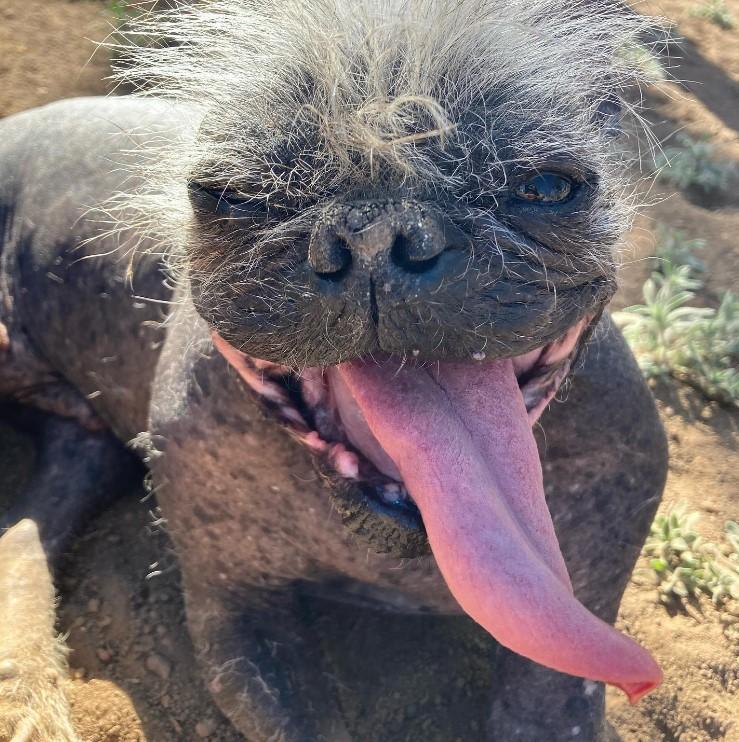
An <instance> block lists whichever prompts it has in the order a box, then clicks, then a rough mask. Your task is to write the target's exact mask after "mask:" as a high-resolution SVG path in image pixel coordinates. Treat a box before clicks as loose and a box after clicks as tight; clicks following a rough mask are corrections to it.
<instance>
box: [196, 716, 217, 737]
mask: <svg viewBox="0 0 739 742" xmlns="http://www.w3.org/2000/svg"><path fill="white" fill-rule="evenodd" d="M215 730H216V723H215V721H213V719H205V721H199V722H198V723H197V724H196V725H195V734H197V735H198V737H200V738H201V739H207V738H208V737H210V735H211V734H213V732H215Z"/></svg>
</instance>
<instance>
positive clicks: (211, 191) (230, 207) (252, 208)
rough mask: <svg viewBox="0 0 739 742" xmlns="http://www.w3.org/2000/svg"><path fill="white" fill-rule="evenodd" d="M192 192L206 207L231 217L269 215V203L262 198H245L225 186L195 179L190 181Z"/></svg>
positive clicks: (189, 185)
mask: <svg viewBox="0 0 739 742" xmlns="http://www.w3.org/2000/svg"><path fill="white" fill-rule="evenodd" d="M188 187H189V189H190V193H191V194H192V195H193V198H194V199H196V200H197V201H198V202H199V203H200V204H201V205H202V206H203V207H204V208H206V209H207V210H208V211H212V212H214V213H216V214H219V215H221V216H226V217H230V218H242V219H243V218H255V217H266V216H267V203H266V202H265V201H264V200H262V199H256V198H251V199H250V198H243V197H240V196H238V195H237V194H235V193H233V192H232V191H229V190H228V189H225V188H220V187H218V188H210V187H207V186H203V185H200V184H199V183H196V182H194V181H191V182H190V183H188Z"/></svg>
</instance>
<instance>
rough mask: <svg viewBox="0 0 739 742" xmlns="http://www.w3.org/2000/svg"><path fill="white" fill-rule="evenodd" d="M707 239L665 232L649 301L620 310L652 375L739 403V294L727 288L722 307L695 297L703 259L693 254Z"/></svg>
mask: <svg viewBox="0 0 739 742" xmlns="http://www.w3.org/2000/svg"><path fill="white" fill-rule="evenodd" d="M702 244H703V243H702V241H701V240H686V239H685V238H684V234H683V233H682V232H679V231H678V230H673V231H671V232H669V231H664V230H663V231H662V232H661V233H660V241H659V247H658V249H657V263H656V270H655V271H654V272H653V273H652V275H651V277H650V278H649V279H648V280H647V281H646V282H645V284H644V287H643V289H642V294H643V297H644V303H643V304H637V305H634V306H630V307H626V309H624V310H623V311H622V312H616V313H614V319H615V320H616V322H617V324H619V326H620V327H621V328H622V329H623V333H624V336H625V337H626V339H627V341H628V342H629V344H630V345H631V348H632V350H633V351H634V354H635V355H636V358H637V360H638V362H639V365H640V367H641V369H642V371H643V372H644V375H645V376H647V378H655V377H672V378H675V379H679V380H680V381H683V382H685V383H688V384H690V385H692V386H694V387H696V388H697V389H699V390H700V391H701V392H702V393H703V394H704V395H705V396H707V397H708V398H710V399H716V400H718V401H720V402H722V403H725V404H729V405H737V404H739V369H738V368H737V365H738V361H739V299H738V298H737V297H736V296H735V295H734V294H733V293H732V292H730V291H727V292H726V293H725V294H724V295H723V297H722V299H721V303H720V305H719V307H718V308H715V309H714V308H711V307H696V306H692V305H691V302H692V300H693V299H694V298H695V292H696V291H697V290H698V289H700V288H701V282H700V280H698V279H697V278H696V277H695V274H696V272H698V271H699V269H700V267H701V266H702V264H700V263H699V261H696V259H695V258H694V256H693V255H692V250H693V249H700V247H702Z"/></svg>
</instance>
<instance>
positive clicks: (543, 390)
mask: <svg viewBox="0 0 739 742" xmlns="http://www.w3.org/2000/svg"><path fill="white" fill-rule="evenodd" d="M591 321H592V318H591V317H589V316H588V317H586V318H584V319H582V320H580V321H579V322H578V323H576V324H575V325H573V326H572V327H571V328H570V329H569V330H568V331H567V332H565V333H564V334H563V335H562V336H561V337H560V338H559V339H558V340H556V341H554V342H551V343H548V344H547V345H544V346H542V347H540V348H538V349H537V350H535V351H530V352H528V353H525V354H524V355H522V356H518V357H516V358H514V359H513V362H514V368H515V369H516V376H517V378H518V380H519V388H520V390H521V394H522V395H523V397H524V402H525V404H526V407H527V409H528V411H529V419H530V421H531V423H532V424H533V423H534V422H535V421H536V419H538V416H539V415H540V414H541V412H542V411H543V409H544V408H545V407H546V405H547V404H548V403H549V401H550V400H551V398H552V397H553V396H554V394H555V393H556V391H557V389H558V388H559V386H560V385H561V383H562V381H563V380H564V378H565V377H566V376H567V374H568V372H569V370H570V365H571V362H572V360H573V357H574V355H575V354H576V351H577V348H578V344H579V340H580V338H581V337H582V335H583V334H584V329H585V328H586V327H587V326H588V324H589V323H590V322H591ZM213 341H214V345H215V346H216V348H217V349H218V350H219V352H220V353H221V354H222V355H224V356H225V357H226V359H227V360H228V361H229V362H230V363H231V365H233V366H234V367H235V368H236V369H237V370H238V371H239V374H240V375H241V377H242V379H243V380H244V381H245V382H246V383H247V385H248V386H249V387H250V388H251V390H252V391H253V392H254V393H255V394H256V395H257V397H258V399H259V400H260V402H261V403H262V404H263V406H264V407H266V408H267V409H268V411H269V412H270V413H272V414H273V415H274V416H275V417H276V418H277V419H278V420H281V421H282V422H283V424H284V425H285V427H286V428H287V430H288V431H289V432H290V433H291V434H292V435H293V436H294V437H295V438H297V439H298V440H299V442H301V443H302V444H303V445H305V446H306V447H308V448H309V449H310V450H311V451H312V452H313V453H314V454H315V455H317V456H319V457H321V458H322V459H323V460H324V463H325V464H328V467H329V469H330V470H331V471H333V473H334V474H335V475H338V476H339V477H340V478H342V479H345V480H353V481H356V482H357V484H360V485H362V486H361V487H360V490H361V492H362V496H364V497H365V498H368V499H370V500H372V501H374V503H375V506H377V507H379V508H380V509H381V510H382V511H383V512H385V513H388V512H396V513H397V515H398V517H399V518H400V519H401V520H402V521H403V523H404V525H405V526H406V527H407V526H408V523H409V518H408V517H409V516H411V522H414V521H417V522H418V528H420V529H423V523H422V521H421V519H420V513H419V511H418V509H417V507H416V505H415V503H414V502H413V499H412V497H411V496H410V494H409V493H408V491H407V489H406V487H405V485H404V483H403V481H402V477H401V476H400V474H399V473H398V472H397V470H396V469H395V467H394V465H393V464H392V462H389V460H388V462H389V463H388V462H385V461H379V462H378V460H377V457H376V456H375V457H373V456H372V455H371V454H370V455H369V456H368V455H367V452H366V450H363V449H362V445H361V444H360V445H357V444H358V443H359V441H358V440H357V439H356V437H355V438H353V437H352V434H351V432H350V424H349V425H347V424H346V423H347V421H346V420H342V419H341V414H340V413H339V411H338V405H337V404H336V400H335V399H334V398H333V394H332V389H331V385H330V383H329V382H328V380H327V379H328V377H330V375H331V369H332V368H333V367H328V368H326V369H322V368H319V367H316V368H307V369H303V370H301V371H300V372H299V373H296V372H295V371H294V370H292V369H290V368H288V367H286V366H282V365H280V364H278V363H273V362H270V361H263V360H261V359H257V358H253V357H251V356H248V355H246V354H244V353H242V352H241V351H238V350H236V349H235V348H234V347H233V346H231V345H230V344H228V343H227V342H226V341H224V340H223V339H222V338H221V337H220V336H219V335H218V334H217V333H216V332H213ZM409 358H410V361H408V362H414V361H413V353H412V352H411V353H409ZM486 360H487V358H486V354H485V353H484V352H483V351H480V352H475V353H472V354H471V356H470V361H469V362H470V363H475V364H477V363H484V362H486ZM375 453H377V451H375ZM378 464H379V465H378Z"/></svg>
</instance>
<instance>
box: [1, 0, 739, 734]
mask: <svg viewBox="0 0 739 742" xmlns="http://www.w3.org/2000/svg"><path fill="white" fill-rule="evenodd" d="M727 5H728V6H729V8H730V9H731V10H732V12H733V13H734V16H735V18H736V19H737V20H738V21H739V0H727ZM693 7H694V2H692V0H687V1H686V0H659V2H656V1H655V2H651V1H650V2H644V3H642V4H640V5H639V9H640V10H643V11H644V12H651V13H655V12H656V13H660V14H662V15H664V16H666V17H667V18H669V19H670V20H671V21H673V22H674V23H676V24H677V25H678V27H679V30H680V32H681V33H682V34H683V35H684V36H685V37H686V42H685V44H684V45H683V46H682V48H681V49H680V50H679V51H677V52H675V55H674V56H673V58H672V60H671V61H672V64H673V66H674V68H673V70H672V72H673V74H674V75H675V77H676V78H677V79H680V80H689V81H690V82H685V83H682V84H673V85H670V86H668V89H667V92H666V93H656V92H655V91H650V94H649V101H650V105H651V108H652V111H651V113H650V118H651V119H652V121H653V123H654V124H655V128H656V130H657V132H658V134H659V135H660V136H662V137H666V136H669V135H670V134H672V133H673V132H675V131H678V130H680V129H682V128H686V129H687V130H688V131H690V132H691V133H693V134H708V135H710V137H711V139H712V141H714V142H715V143H716V144H717V145H719V147H720V149H721V152H722V155H723V156H725V157H726V158H728V159H732V160H736V161H737V162H739V31H738V30H736V29H735V30H721V29H719V28H718V27H716V26H714V25H712V24H710V23H709V22H708V21H706V20H702V19H698V18H695V17H694V16H693V15H692V14H691V9H692V8H693ZM107 32H108V24H107V20H106V17H105V12H104V5H103V3H101V2H97V1H94V0H74V1H72V0H0V115H8V114H10V113H13V112H15V111H19V110H23V109H24V108H28V107H31V106H33V105H37V104H40V103H44V102H47V101H51V100H54V99H57V98H62V97H70V96H74V95H84V94H94V93H101V92H105V90H106V87H105V84H104V83H102V82H100V80H101V78H103V77H104V76H105V74H106V72H107V59H106V56H105V54H101V53H98V54H96V55H94V56H93V58H92V61H90V58H91V56H92V55H93V52H94V50H95V48H94V45H93V44H92V43H91V42H89V41H87V40H86V39H95V40H99V39H101V38H103V37H104V36H105V35H106V33H107ZM737 194H739V188H737V189H736V190H731V189H729V190H728V191H727V192H726V193H724V194H723V195H722V197H721V199H720V200H719V201H715V202H713V203H705V202H703V203H701V202H700V201H699V200H698V201H696V199H695V198H694V197H692V196H690V194H687V195H686V194H673V195H670V194H669V193H668V192H666V191H659V189H658V192H657V193H655V194H653V196H655V201H658V202H657V203H656V204H655V205H654V206H653V207H650V208H649V209H648V210H647V212H646V214H645V216H644V217H643V218H641V219H640V221H639V223H638V225H637V229H636V230H635V231H634V233H633V235H632V238H631V240H630V244H631V247H630V249H629V250H628V251H627V252H626V253H625V266H624V269H623V276H622V290H621V292H620V294H619V295H618V296H617V298H616V301H615V304H616V306H625V305H627V304H630V303H635V302H637V301H638V300H639V298H640V288H641V284H642V283H643V281H644V279H645V278H646V276H647V275H648V273H649V265H648V262H647V261H645V260H644V258H645V257H646V256H648V255H649V254H650V252H651V250H652V249H653V245H654V232H655V229H656V226H657V224H658V223H664V224H669V225H672V226H676V227H680V228H681V229H684V230H685V231H686V232H687V233H688V234H689V235H690V236H691V237H701V238H703V239H705V240H706V241H707V247H706V249H705V250H704V251H703V253H702V255H701V257H702V258H703V259H704V260H705V261H706V263H707V265H708V278H707V287H706V290H705V291H703V292H702V294H701V297H700V298H701V301H703V302H704V303H706V304H710V305H715V304H716V303H717V299H718V296H719V294H720V293H721V292H722V291H723V290H725V289H727V288H731V287H733V288H736V286H737V278H738V277H739V243H738V242H737V237H736V236H737V235H739V196H738V195H737ZM655 394H656V396H657V398H658V403H659V406H660V410H661V412H662V416H663V419H664V422H665V425H666V428H667V430H668V435H669V439H670V447H671V467H670V476H669V481H668V485H667V491H666V495H665V506H666V505H668V504H669V503H672V502H676V501H680V500H687V501H688V502H689V503H690V506H691V508H693V509H696V510H699V511H700V512H701V514H702V520H701V524H700V527H701V530H702V531H703V532H704V534H705V535H706V536H708V537H712V538H716V537H717V536H718V534H719V533H720V531H721V528H722V525H723V522H724V521H725V520H726V519H728V518H733V519H735V520H736V519H739V473H738V472H737V466H736V462H737V461H738V460H739V459H738V458H737V448H738V436H737V432H738V428H739V415H737V413H736V412H735V411H730V410H727V409H724V408H721V407H719V406H718V405H715V404H706V403H705V402H704V401H703V400H702V399H700V398H699V397H697V396H696V394H695V393H694V392H692V391H691V390H689V389H686V388H679V387H677V388H676V387H668V386H660V387H658V388H656V389H655ZM31 467H32V450H31V446H30V443H29V442H28V441H27V440H25V439H24V438H23V437H22V436H20V435H19V434H17V433H16V432H14V431H12V430H10V429H9V428H7V427H3V426H0V502H2V501H3V499H4V498H7V497H9V496H10V494H11V493H12V491H13V490H14V489H15V488H16V487H17V486H19V483H20V482H21V481H22V480H23V478H24V477H25V476H26V475H27V473H28V471H29V470H30V468H31ZM142 498H143V493H142V492H134V493H131V496H130V497H129V498H127V499H124V500H123V501H121V502H120V503H119V504H118V505H117V506H116V507H114V508H113V509H112V510H111V511H110V512H108V513H106V514H105V515H103V516H102V517H101V518H99V519H98V520H97V521H96V522H95V523H93V524H92V525H91V526H90V528H88V530H87V532H86V534H85V535H84V537H83V538H82V539H81V540H80V543H79V544H78V546H77V548H76V549H75V552H74V553H73V554H72V555H71V556H70V558H69V559H68V561H67V563H66V564H65V565H64V567H63V569H62V578H61V584H60V586H59V587H60V590H61V593H62V608H61V612H60V625H61V628H62V630H63V631H65V632H68V633H69V644H70V646H71V647H72V649H73V652H72V655H71V664H72V667H73V673H74V677H75V680H74V682H73V684H72V703H73V711H74V721H75V724H76V726H77V728H78V730H79V733H80V735H81V737H82V739H84V740H85V741H86V742H88V741H90V742H92V741H98V740H99V741H101V742H102V741H103V740H111V741H120V742H134V741H137V742H138V741H141V742H143V741H144V740H148V741H149V742H168V741H169V740H197V739H211V740H223V741H224V742H225V741H230V740H237V739H240V737H239V735H237V734H236V733H235V732H234V731H233V730H232V729H231V728H230V726H229V725H228V724H227V723H226V722H225V720H224V719H223V718H222V717H221V715H220V714H219V713H218V711H217V709H216V708H215V707H214V706H213V704H212V703H211V701H210V699H209V697H208V694H207V693H206V692H205V689H204V688H203V687H202V684H201V682H200V680H199V676H198V673H197V667H196V663H195V659H194V657H193V650H192V646H191V644H190V642H189V640H188V637H187V634H186V632H185V631H184V629H183V609H182V602H181V598H180V593H179V588H178V575H177V570H176V568H175V566H174V564H173V560H172V555H171V553H170V551H169V547H168V542H167V539H166V535H164V534H162V533H160V532H156V530H155V529H152V527H151V526H150V523H151V521H152V517H151V514H150V512H149V511H150V508H151V507H152V504H151V503H150V502H145V501H142ZM644 567H645V565H644V564H642V565H640V567H639V569H637V571H636V573H635V575H634V578H633V580H632V583H631V585H630V586H629V588H628V590H627V594H626V597H625V600H624V602H623V606H622V611H621V617H620V624H621V627H622V628H623V629H625V630H627V631H628V632H629V633H631V634H632V635H634V636H636V637H637V638H638V639H639V640H640V641H642V642H643V643H644V644H645V645H647V646H648V647H649V648H650V649H651V650H652V651H653V652H654V653H655V655H656V656H657V658H658V660H659V661H660V662H661V664H662V666H663V668H664V670H665V682H664V684H663V686H662V687H661V688H660V689H659V690H658V691H657V692H656V693H654V694H653V695H652V696H650V697H649V698H648V699H647V700H645V701H644V702H643V703H642V704H640V705H639V706H638V707H636V708H632V707H630V706H628V704H626V703H625V702H624V700H623V699H622V698H621V696H620V695H619V694H617V693H613V694H610V695H609V704H610V706H609V708H610V711H609V718H610V720H611V723H612V727H613V728H612V739H613V740H614V741H615V740H623V742H652V741H655V740H667V741H673V740H675V741H678V740H679V741H680V742H703V741H704V740H727V741H728V742H732V741H733V742H736V741H738V740H739V611H735V612H733V613H732V612H731V611H727V610H724V611H721V612H718V611H716V610H715V609H714V608H713V607H712V606H711V605H710V604H708V603H706V602H702V601H701V602H698V603H696V604H695V605H693V606H691V607H690V609H689V610H688V611H668V610H666V609H665V608H664V607H663V606H661V605H660V604H659V603H658V602H657V600H656V596H655V591H654V589H653V588H652V587H651V586H650V584H649V581H648V579H647V574H646V571H645V569H644ZM602 568H603V569H608V565H607V564H604V565H603V567H602ZM152 574H154V575H155V576H150V575H152ZM147 576H150V577H149V578H147ZM321 620H324V619H322V618H321V614H320V610H317V612H316V621H321ZM412 620H413V619H410V620H408V621H405V622H404V621H398V622H395V623H393V624H392V625H388V626H387V631H388V632H392V631H396V630H397V631H404V632H407V630H408V628H409V623H410V622H412ZM324 629H325V631H322V632H321V633H322V634H324V635H330V634H332V633H333V634H335V635H339V636H347V637H349V636H354V637H356V636H358V635H362V636H363V638H364V641H365V646H369V647H371V648H372V650H373V651H372V652H371V653H370V655H371V656H377V657H379V658H380V659H378V660H377V661H376V662H375V663H374V665H375V668H374V670H373V672H375V673H376V678H375V682H374V684H372V683H370V684H369V685H368V689H369V690H368V692H367V693H366V697H360V698H358V697H357V696H356V695H351V694H349V693H347V695H346V697H345V698H343V699H342V701H343V703H344V705H345V708H346V710H347V714H348V715H349V716H351V717H352V718H353V719H354V728H355V731H356V738H357V739H361V740H374V739H378V740H379V739H383V740H387V739H397V740H401V739H402V740H413V739H419V740H420V739H424V740H439V742H442V741H444V742H449V741H450V740H455V739H458V740H475V739H478V738H479V736H480V734H479V730H480V729H481V722H482V720H481V719H477V718H475V716H474V714H472V713H471V711H470V709H472V708H473V707H474V706H475V701H476V700H479V699H480V698H481V697H482V696H484V694H485V693H486V692H487V689H488V688H487V684H486V681H485V680H484V666H485V656H486V652H487V649H488V647H487V645H486V644H485V642H484V641H482V640H481V639H480V637H479V635H478V634H476V633H475V632H471V631H466V630H465V629H463V628H462V629H456V628H455V629H454V630H452V631H451V632H450V631H449V626H448V625H445V622H444V621H443V620H442V621H439V623H438V624H437V625H435V626H431V627H430V628H428V629H427V634H426V636H425V637H423V643H422V640H421V638H419V644H418V645H417V646H413V645H412V646H408V647H407V654H406V656H404V657H395V658H393V659H392V663H391V660H390V659H389V658H388V659H387V660H384V659H383V658H382V657H381V655H382V651H383V647H382V641H381V639H378V638H377V635H376V633H375V634H373V632H372V630H371V627H369V626H368V625H365V624H363V620H362V617H361V616H360V615H359V614H355V613H352V611H351V609H347V613H346V615H345V616H339V617H337V618H335V619H334V623H333V624H332V625H329V626H325V627H324ZM435 631H439V632H443V633H444V636H445V639H446V640H447V641H448V640H449V636H450V633H451V636H452V641H453V645H452V650H451V651H453V649H454V646H455V645H456V646H458V647H459V648H461V647H465V648H469V647H475V649H476V650H477V652H476V654H477V656H478V660H477V662H472V661H471V663H470V666H469V668H468V670H469V671H468V672H467V673H466V675H465V676H464V677H460V678H455V679H453V682H452V681H449V682H446V683H445V682H443V681H441V680H440V679H439V678H441V677H442V676H443V672H442V669H443V661H442V658H441V657H440V656H438V653H437V654H436V655H435V654H434V653H433V652H432V651H430V650H428V645H429V643H430V644H432V645H433V639H434V632H435ZM372 641H374V646H373V645H372V644H367V642H372ZM333 655H334V657H335V668H334V669H335V671H336V673H337V674H339V675H345V676H350V675H351V668H352V665H353V662H355V661H361V658H357V657H355V656H354V654H353V649H352V646H351V641H350V640H348V639H347V640H346V641H345V643H344V645H343V646H341V641H339V642H338V643H337V645H336V646H334V648H333ZM389 663H391V664H392V666H391V665H390V664H389ZM373 689H374V690H373ZM440 706H444V707H447V708H453V709H455V713H453V714H450V718H449V720H448V722H447V724H446V725H445V726H442V727H441V728H440V727H433V728H432V726H431V725H430V718H431V717H432V715H433V712H434V710H438V708H439V707H440ZM370 712H371V714H372V715H374V716H375V717H379V718H380V719H381V721H382V723H383V724H384V725H385V727H384V732H383V733H382V735H381V734H380V733H379V731H378V729H377V728H374V727H372V726H371V725H370V723H369V722H368V718H369V716H370ZM410 720H413V721H414V724H413V726H414V727H415V728H416V729H417V730H418V731H417V732H416V733H414V734H410V733H408V732H407V723H408V722H409V721H410ZM427 722H429V723H427ZM388 734H389V735H390V736H388ZM416 735H418V736H416Z"/></svg>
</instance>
